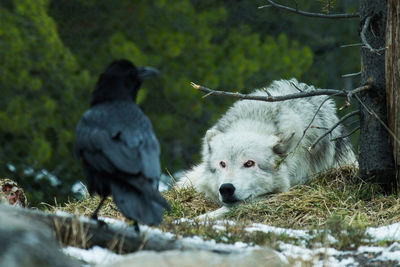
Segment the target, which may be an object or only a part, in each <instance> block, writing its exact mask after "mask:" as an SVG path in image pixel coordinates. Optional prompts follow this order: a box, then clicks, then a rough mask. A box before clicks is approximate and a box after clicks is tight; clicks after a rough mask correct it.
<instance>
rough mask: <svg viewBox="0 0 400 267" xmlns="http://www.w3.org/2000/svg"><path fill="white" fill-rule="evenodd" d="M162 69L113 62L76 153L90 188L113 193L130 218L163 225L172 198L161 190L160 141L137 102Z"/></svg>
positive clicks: (83, 122)
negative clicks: (146, 82)
mask: <svg viewBox="0 0 400 267" xmlns="http://www.w3.org/2000/svg"><path fill="white" fill-rule="evenodd" d="M157 73H158V71H157V70H156V69H154V68H150V67H135V65H133V63H132V62H130V61H128V60H125V59H122V60H117V61H114V62H112V63H111V64H110V65H109V66H108V67H107V69H106V70H105V72H104V73H102V74H101V75H100V77H99V80H98V81H97V84H96V87H95V89H94V92H93V94H92V100H91V107H90V109H89V110H87V111H86V112H85V114H83V116H82V118H81V119H80V121H79V122H78V125H77V127H76V132H75V134H76V136H75V138H76V139H75V154H76V155H77V156H78V157H79V158H82V162H83V170H84V173H85V176H86V179H87V182H88V188H89V193H90V194H93V193H97V194H99V195H100V196H101V197H102V200H101V202H100V203H99V205H98V207H97V208H96V210H95V212H94V213H93V215H92V218H93V219H96V220H97V213H98V211H99V209H100V207H101V206H102V204H103V202H104V200H105V199H106V197H107V196H109V195H112V197H113V199H114V202H115V204H116V205H117V207H118V208H119V210H120V211H121V212H122V214H124V215H125V216H126V217H127V218H129V219H132V220H134V222H135V227H136V229H137V230H138V224H137V223H138V222H141V223H144V224H148V225H158V224H160V222H161V220H162V215H163V211H164V209H169V204H168V202H167V201H166V200H165V199H164V198H163V197H162V196H161V195H160V193H159V191H158V181H159V178H160V162H159V154H160V147H159V144H158V141H157V139H156V136H155V135H154V133H153V128H152V125H151V122H150V120H149V119H148V118H147V117H146V116H145V115H144V114H143V112H142V111H141V110H140V108H139V107H138V106H137V105H136V104H135V102H136V96H137V92H138V91H139V88H140V86H141V84H142V81H143V80H144V79H146V78H148V77H151V76H154V75H155V74H157Z"/></svg>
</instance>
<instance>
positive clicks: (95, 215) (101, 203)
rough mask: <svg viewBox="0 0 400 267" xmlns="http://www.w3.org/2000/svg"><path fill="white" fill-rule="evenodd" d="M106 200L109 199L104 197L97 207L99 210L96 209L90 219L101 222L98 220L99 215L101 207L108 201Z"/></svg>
mask: <svg viewBox="0 0 400 267" xmlns="http://www.w3.org/2000/svg"><path fill="white" fill-rule="evenodd" d="M106 198H107V196H103V198H102V199H101V200H100V203H99V205H98V206H97V208H96V209H95V211H94V212H93V214H92V216H91V217H90V218H92V219H93V220H96V221H99V219H98V218H97V213H98V212H99V210H100V208H101V206H103V203H104V201H105V200H106Z"/></svg>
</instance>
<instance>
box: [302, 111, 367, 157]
mask: <svg viewBox="0 0 400 267" xmlns="http://www.w3.org/2000/svg"><path fill="white" fill-rule="evenodd" d="M359 114H360V111H358V110H356V111H353V112H350V113H348V114H346V115H345V116H343V117H342V118H341V119H340V120H339V121H338V122H337V123H335V124H334V125H332V127H331V128H329V129H328V130H327V131H326V132H325V133H324V134H322V135H321V136H320V137H318V138H317V140H315V141H314V142H313V143H312V144H311V146H310V147H309V148H308V151H311V150H312V149H314V147H315V146H316V145H317V144H318V143H319V141H321V140H322V139H323V138H324V137H325V136H327V135H328V134H330V133H331V132H332V131H333V130H334V129H336V127H338V126H339V125H341V124H342V123H343V122H344V121H345V120H347V119H348V118H350V117H352V116H355V115H359Z"/></svg>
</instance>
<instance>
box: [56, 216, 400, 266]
mask: <svg viewBox="0 0 400 267" xmlns="http://www.w3.org/2000/svg"><path fill="white" fill-rule="evenodd" d="M101 219H102V220H104V221H105V222H107V223H109V224H112V225H113V226H114V227H128V226H127V225H126V224H125V223H124V222H122V221H118V220H115V219H110V218H101ZM179 222H190V220H187V219H181V220H178V221H176V222H175V223H179ZM233 223H234V222H233V221H226V220H225V221H217V223H216V225H215V226H214V229H216V230H220V231H224V230H225V229H226V228H225V226H224V225H227V224H233ZM140 228H141V230H142V231H144V232H147V231H156V232H158V233H159V234H164V235H167V236H168V237H174V235H173V234H172V233H162V232H161V230H159V229H157V228H151V227H147V226H145V225H141V226H140ZM246 230H247V231H250V232H252V231H262V232H266V233H271V232H272V233H275V234H277V235H280V234H286V235H288V236H290V237H294V238H296V239H298V240H300V242H298V243H299V244H300V245H293V244H287V243H284V242H281V241H278V242H279V243H278V244H279V248H280V256H281V257H284V258H286V259H292V261H291V262H295V265H294V266H296V264H297V263H298V266H301V265H300V264H301V261H303V262H304V261H306V262H310V263H312V266H315V267H319V266H321V267H322V266H335V267H336V266H338V267H341V266H343V267H345V266H346V267H349V266H363V265H364V264H362V263H360V262H364V263H365V262H366V261H368V262H373V261H379V262H388V261H391V262H392V263H393V266H394V265H396V264H400V243H399V242H400V223H395V224H392V225H388V226H382V227H376V228H375V227H369V228H367V234H369V235H370V236H371V241H372V242H374V243H377V242H381V241H390V242H393V243H392V244H391V245H390V246H386V247H383V246H373V245H371V246H361V247H359V248H358V249H357V250H356V251H338V250H336V249H334V248H330V247H323V246H322V245H321V247H318V248H314V249H310V248H307V247H306V242H305V241H306V240H309V239H311V238H312V237H313V235H310V233H309V231H305V230H293V229H285V228H280V227H273V226H268V225H264V224H260V223H254V224H252V225H250V226H249V227H247V228H246ZM185 240H187V241H188V242H199V243H201V242H206V243H212V244H215V245H216V246H232V248H235V249H237V250H238V251H241V250H246V249H254V248H255V247H257V246H252V245H249V244H246V243H243V242H236V243H235V244H232V245H227V244H216V242H215V241H214V240H208V241H204V240H202V239H201V238H200V237H198V236H193V237H189V238H185ZM335 241H336V240H335V239H334V238H333V237H330V238H328V242H329V243H333V242H335ZM63 250H64V252H65V253H66V254H68V255H71V256H73V257H75V258H77V259H79V260H82V261H84V262H87V263H88V266H94V265H96V264H99V263H112V262H114V261H116V260H119V259H121V258H123V256H121V255H117V254H115V253H113V252H110V251H108V250H106V249H103V248H100V247H93V248H91V249H90V250H84V249H78V248H74V247H67V248H64V249H63Z"/></svg>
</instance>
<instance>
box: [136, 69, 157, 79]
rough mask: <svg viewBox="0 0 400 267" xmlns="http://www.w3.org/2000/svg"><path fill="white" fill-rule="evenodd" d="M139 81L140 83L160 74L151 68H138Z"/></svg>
mask: <svg viewBox="0 0 400 267" xmlns="http://www.w3.org/2000/svg"><path fill="white" fill-rule="evenodd" d="M138 72H139V79H141V80H142V81H144V80H146V79H148V78H150V77H153V76H156V75H158V74H160V72H159V71H158V70H157V69H156V68H153V67H138Z"/></svg>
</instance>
